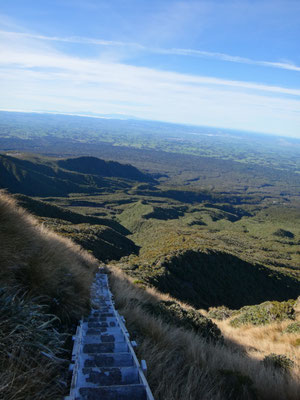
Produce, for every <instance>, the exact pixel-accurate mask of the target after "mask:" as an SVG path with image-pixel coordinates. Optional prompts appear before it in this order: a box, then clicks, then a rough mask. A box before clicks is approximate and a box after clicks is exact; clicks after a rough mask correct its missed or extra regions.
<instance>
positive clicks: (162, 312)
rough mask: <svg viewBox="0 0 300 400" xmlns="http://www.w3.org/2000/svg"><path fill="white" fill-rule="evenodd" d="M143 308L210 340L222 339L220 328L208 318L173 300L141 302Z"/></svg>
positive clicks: (167, 321)
mask: <svg viewBox="0 0 300 400" xmlns="http://www.w3.org/2000/svg"><path fill="white" fill-rule="evenodd" d="M142 307H143V309H144V310H146V311H148V312H149V313H150V314H152V315H155V316H159V317H160V318H162V319H163V321H164V322H166V323H170V324H172V325H175V326H178V327H184V328H185V329H189V330H193V331H194V332H196V333H197V334H199V335H200V336H202V337H204V338H206V339H207V340H210V341H212V342H217V341H223V336H222V334H221V331H220V329H219V328H218V327H217V325H216V324H214V323H213V322H212V321H211V320H210V319H209V318H206V317H205V316H204V315H202V314H200V313H199V312H198V311H196V310H193V309H185V308H182V307H181V306H180V305H179V304H178V303H176V302H175V301H160V302H158V303H144V304H142Z"/></svg>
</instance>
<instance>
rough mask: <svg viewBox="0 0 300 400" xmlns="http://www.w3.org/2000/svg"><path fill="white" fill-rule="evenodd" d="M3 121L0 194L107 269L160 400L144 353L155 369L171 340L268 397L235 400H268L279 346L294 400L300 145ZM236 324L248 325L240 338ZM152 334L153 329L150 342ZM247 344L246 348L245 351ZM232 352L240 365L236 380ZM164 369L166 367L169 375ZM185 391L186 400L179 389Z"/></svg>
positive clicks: (107, 125) (105, 124)
mask: <svg viewBox="0 0 300 400" xmlns="http://www.w3.org/2000/svg"><path fill="white" fill-rule="evenodd" d="M1 114H2V116H3V119H2V120H1V123H0V146H1V147H0V189H3V190H5V191H6V192H7V193H8V194H9V195H11V196H12V197H13V198H14V199H15V200H16V201H17V202H18V204H19V205H20V206H21V207H23V208H24V209H25V210H26V211H27V212H29V213H31V214H32V215H34V216H35V218H36V219H37V221H38V223H39V224H42V226H43V227H45V229H48V230H50V231H51V232H53V234H56V235H58V236H59V237H60V238H61V239H62V240H69V239H71V241H72V242H73V243H76V245H79V246H81V248H82V249H84V251H86V252H87V253H86V254H88V256H89V257H92V260H94V261H91V262H92V263H97V262H98V263H100V264H101V265H104V264H105V265H106V268H107V269H108V271H109V273H110V279H111V284H112V290H113V291H115V292H114V295H115V296H116V298H117V305H118V307H119V308H120V309H121V310H122V312H123V313H124V315H125V316H126V318H128V319H129V326H130V328H131V331H132V334H133V336H134V337H136V339H137V341H139V342H140V345H141V348H140V350H138V351H139V352H140V356H141V357H144V358H146V359H147V357H148V359H149V363H150V365H153V367H152V368H153V376H152V378H151V375H150V382H152V385H154V386H153V388H154V393H156V395H157V398H159V399H164V400H165V399H166V398H167V397H165V396H166V392H164V391H163V390H166V388H167V386H168V382H167V380H166V381H163V384H162V386H163V385H165V386H164V387H165V389H162V386H161V387H159V386H158V387H157V386H155V385H156V384H155V379H154V376H157V374H161V373H162V372H161V371H160V372H159V371H158V370H157V369H155V362H154V358H153V357H154V356H151V354H149V353H148V350H147V349H146V343H147V341H149V343H150V342H151V343H152V346H153V348H154V349H156V348H157V350H155V351H157V353H155V354H156V355H155V357H157V358H160V357H163V356H162V355H163V354H165V353H164V351H165V350H162V349H161V348H160V346H161V345H160V341H159V338H160V337H162V338H163V337H164V339H162V340H164V341H165V342H164V343H169V342H168V341H169V340H171V339H170V337H169V336H168V335H167V336H166V331H167V330H170V331H172V332H174V335H178V337H180V340H182V341H183V342H184V341H187V340H188V339H187V338H188V337H189V338H190V339H191V338H192V337H193V341H194V342H193V343H197V346H199V347H197V348H198V349H199V352H200V353H201V352H203V351H204V349H205V347H204V344H203V343H202V342H201V340H202V339H203V337H204V338H206V339H205V340H209V341H211V342H212V343H213V344H211V343H210V344H209V346H215V345H216V344H215V342H216V343H217V345H216V346H217V348H215V347H208V348H209V350H207V351H209V352H210V353H209V354H210V355H212V354H215V355H216V357H217V358H218V359H220V360H221V359H222V356H221V354H222V351H223V350H222V351H221V350H220V349H219V348H218V346H219V345H221V343H223V344H224V341H225V343H226V346H227V347H226V346H225V347H226V348H225V350H224V351H225V352H226V356H224V357H225V358H226V357H227V359H226V360H227V361H224V359H222V361H220V362H221V363H223V362H224V368H225V366H226V365H227V367H228V368H227V367H226V368H225V369H228V370H229V371H231V372H230V374H235V373H236V370H237V368H241V370H240V371H242V374H244V375H245V376H247V377H248V375H249V376H251V381H253V382H255V387H256V389H255V390H256V391H257V390H258V391H259V393H260V394H259V396H260V397H259V396H258V397H255V396H256V394H254V392H252V388H250V386H251V385H250V386H249V387H248V386H247V385H246V386H247V387H246V386H245V387H244V386H243V385H244V384H243V385H242V386H243V389H241V390H242V391H241V392H239V390H240V389H236V386H235V389H234V390H237V392H236V393H238V394H237V397H236V398H237V399H241V400H242V399H243V398H249V399H255V400H256V399H266V400H269V399H271V397H270V393H269V392H268V393H265V394H263V392H264V390H263V389H262V383H261V382H260V381H259V379H258V377H256V375H255V368H256V366H257V365H259V366H260V367H259V368H264V367H262V366H261V365H262V364H261V362H262V360H263V359H264V357H266V356H268V354H269V353H271V352H272V351H273V349H276V346H277V345H278V342H280V343H282V349H283V353H284V354H285V355H286V356H287V357H289V358H292V359H293V360H294V361H295V363H296V364H295V367H293V368H294V369H293V372H292V375H291V379H290V381H288V382H289V383H288V384H287V385H291V387H290V388H289V389H287V388H286V387H285V386H284V385H285V384H284V383H283V381H281V380H280V382H281V383H280V385H281V386H280V385H279V386H280V387H281V389H282V388H283V387H284V388H285V389H282V390H287V391H288V393H289V395H288V396H289V397H287V398H290V399H291V400H294V399H296V397H295V395H294V393H296V392H294V390H296V391H297V390H298V387H296V386H295V387H296V389H293V388H294V386H293V385H294V383H293V382H294V378H295V377H296V376H298V374H299V365H298V364H299V360H300V354H298V353H299V344H298V342H297V340H298V339H297V337H295V335H294V336H293V333H291V334H290V336H282V337H281V336H280V337H279V334H281V332H283V331H284V330H285V329H287V327H288V326H289V323H292V321H294V322H293V323H295V324H299V322H298V321H299V311H298V308H297V307H298V303H297V302H296V299H297V297H298V296H299V295H300V284H299V280H300V251H299V248H300V246H299V245H300V224H299V220H300V199H299V193H300V174H299V164H298V162H299V159H300V158H298V156H299V155H300V150H299V149H300V146H299V141H297V140H295V141H294V142H295V143H292V142H293V140H291V142H289V143H288V144H286V143H285V144H282V142H281V141H280V140H281V139H276V140H273V141H272V140H271V139H269V138H268V137H265V136H263V137H260V136H259V135H257V136H254V139H253V140H250V136H249V135H247V134H246V133H243V134H241V135H240V136H239V135H238V134H237V133H236V132H221V131H220V132H219V131H213V132H212V133H209V132H210V131H209V132H208V131H207V130H206V129H205V128H201V129H200V128H199V132H193V133H191V132H190V130H191V127H182V126H177V125H174V126H172V125H171V124H161V125H160V124H158V123H153V124H151V123H148V122H147V121H144V122H143V121H126V120H125V121H121V120H120V121H117V120H100V121H98V120H96V121H94V119H92V118H79V117H73V118H72V117H70V116H47V115H37V116H36V115H32V114H28V115H24V114H22V113H20V114H19V113H16V114H15V113H0V115H1ZM13 114H14V115H13ZM172 129H173V130H172ZM185 131H186V132H185ZM99 132H100V133H99ZM196 133H197V134H196ZM182 135H183V136H182ZM180 137H183V138H184V140H182V141H180V140H179V138H180ZM95 260H96V261H95ZM93 265H94V264H93ZM120 287H121V288H122V292H121V293H118V290H119V288H120ZM288 301H290V303H288ZM247 307H250V308H249V309H248V308H247ZM251 307H252V308H251ZM273 308H274V309H276V310H275V311H274V310H273ZM132 310H134V311H132ZM134 315H135V318H134ZM144 315H146V317H144ZM220 315H221V317H220ZM262 316H263V317H262ZM143 318H148V320H147V321H148V322H145V321H144V320H143ZM235 318H236V319H237V320H238V321H242V322H236V327H234V322H232V321H235ZM149 321H151V324H152V325H151V326H153V327H154V325H155V323H157V327H155V329H154V328H153V330H151V331H149V332H147V329H146V328H145V327H146V325H147V323H150V322H149ZM155 321H156V322H155ZM157 321H159V322H157ZM243 321H246V322H245V324H246V326H245V327H243V324H244V322H243ZM164 324H166V325H164ZM238 324H240V325H238ZM256 324H257V325H258V326H257V329H260V332H264V333H263V335H265V336H267V335H268V334H269V333H268V332H269V331H268V329H269V328H268V327H270V330H271V329H273V330H274V332H275V333H276V335H277V336H276V335H275V333H274V335H275V336H276V337H277V339H276V340H275V339H274V343H273V342H272V341H271V342H270V346H269V347H267V346H265V345H263V344H262V343H261V344H260V343H257V344H255V345H254V344H253V341H252V339H251V338H254V337H257V336H256V335H259V333H258V331H255V329H254V327H256ZM259 325H263V326H262V327H261V326H259ZM252 328H253V329H252ZM164 329H165V330H164ZM177 329H178V330H177ZM291 329H292V328H291ZM293 329H294V328H293ZM295 329H296V328H295ZM156 330H157V331H156ZM243 330H245V331H247V332H249V335H250V336H251V335H252V336H251V338H250V339H249V337H248V338H247V340H246V339H245V341H243V338H242V331H243ZM190 331H191V332H192V333H191V332H190ZM154 332H156V334H154ZM182 332H184V333H182ZM151 335H152V336H151ZM182 335H183V336H182ZM184 335H186V336H184ZM189 335H195V336H189ZM282 335H283V333H282ZM275 336H274V337H275ZM207 337H208V339H207ZM287 337H288V338H289V340H287V339H285V338H287ZM199 338H200V339H199ZM199 340H200V342H201V343H202V344H201V343H200V342H199ZM253 340H254V339H253ZM264 340H265V339H264ZM275 342H276V343H277V344H276V343H275ZM250 343H251V345H250ZM223 344H222V346H223ZM156 346H158V347H156ZM166 346H167V347H166V348H168V349H169V350H170V354H171V356H172V357H175V358H176V354H175V353H174V354H173V353H172V350H171V349H170V348H169V347H170V344H167V345H166ZM189 346H192V344H189V345H188V349H189V350H187V351H189V352H190V351H192V350H191V348H192V347H189ZM195 346H196V344H195ZM251 346H252V350H251ZM255 346H256V347H255ZM254 347H255V351H254V350H253V348H254ZM158 349H160V350H158ZM200 349H201V351H200ZM236 349H239V350H236ZM267 349H269V350H270V351H269V352H268V350H267ZM178 351H179V353H180V354H181V356H182V357H183V358H185V357H186V356H187V355H186V353H185V352H184V351H183V350H182V349H180V350H178ZM197 351H198V350H197ZM236 351H238V354H239V357H244V355H243V356H242V354H246V358H245V359H244V358H243V361H241V365H242V366H241V367H238V365H239V362H240V361H238V360H237V358H235V357H237V356H236V355H234V354H235V352H236ZM274 351H275V350H274ZM200 353H199V354H200ZM197 354H198V353H197ZM201 354H202V353H201ZM203 354H204V353H203ZM293 354H295V355H293ZM202 356H203V355H201V356H200V355H199V357H200V358H199V359H201V360H202V358H201V357H202ZM197 357H198V356H197ZM203 357H204V356H203ZM199 359H197V360H198V361H197V360H196V361H195V362H196V363H198V362H200V361H199ZM246 359H247V360H246ZM228 360H230V361H228ZM202 361H203V360H202ZM202 361H201V362H202ZM165 363H167V361H166V360H164V359H161V366H163V365H165V367H164V368H166V364H165ZM257 363H259V364H257ZM180 365H181V366H180V367H179V366H178V368H179V369H180V368H183V367H182V364H180ZM189 365H190V364H189V363H188V362H187V364H186V368H190V366H189ZM222 365H223V364H222ZM161 368H162V367H161ZM191 368H192V367H191ZM179 369H178V370H177V372H175V369H174V373H179V372H178V371H179ZM216 370H217V369H216V365H214V364H213V361H210V362H209V374H210V378H209V379H211V382H212V387H214V388H216V390H218V391H220V393H223V392H224V390H225V392H226V390H228V389H224V388H222V387H221V386H222V385H221V386H220V382H221V381H222V379H225V381H226V382H227V384H228V385H229V386H230V385H231V384H232V385H237V383H232V382H233V381H234V382H236V381H235V379H236V377H234V378H232V376H231V375H230V374H229V375H230V377H227V375H226V374H225V375H226V376H225V377H224V376H223V375H222V373H221V372H220V371H219V370H218V372H217V377H218V378H217V381H215V377H213V376H214V374H215V372H216ZM232 371H233V372H232ZM264 373H265V372H264ZM220 374H221V375H222V377H220V376H221V375H220ZM244 375H243V376H244ZM267 375H268V374H267ZM271 375H272V374H269V375H268V379H270V382H273V378H272V377H271ZM234 376H235V375H234ZM274 376H275V375H274ZM276 376H277V375H276ZM278 376H280V375H278ZM169 379H171V378H170V377H169ZM232 379H233V381H232ZM280 379H281V378H280ZM230 382H231V383H230ZM270 384H271V383H270ZM281 389H280V390H281ZM174 390H175V389H174ZM178 390H179V391H181V390H182V392H181V393H186V392H185V390H186V388H185V386H184V384H183V381H182V383H181V386H180V389H178ZM244 390H246V391H247V396H248V397H243V396H244V394H243V393H244ZM278 390H279V389H278ZM222 391H223V392H222ZM225 392H224V393H225ZM218 393H219V392H218ZM255 393H256V392H255ZM185 395H186V396H188V395H187V394H185ZM220 396H221V395H220ZM222 396H223V395H222ZM224 396H225V397H220V399H227V398H229V397H226V396H227V395H226V394H224ZM251 396H252V397H251ZM191 398H192V399H194V398H195V397H191ZM170 399H171V397H170ZM278 399H280V397H278ZM272 400H273V398H272Z"/></svg>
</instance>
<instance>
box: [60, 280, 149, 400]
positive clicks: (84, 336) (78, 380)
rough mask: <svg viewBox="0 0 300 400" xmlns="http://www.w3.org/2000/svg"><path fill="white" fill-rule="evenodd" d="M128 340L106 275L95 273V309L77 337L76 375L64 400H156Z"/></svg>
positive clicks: (75, 350)
mask: <svg viewBox="0 0 300 400" xmlns="http://www.w3.org/2000/svg"><path fill="white" fill-rule="evenodd" d="M135 346H136V343H135V342H131V341H130V339H129V333H128V331H127V329H126V327H125V320H124V318H123V317H121V316H120V315H119V314H118V312H117V311H116V309H115V307H114V302H113V299H112V293H111V291H110V290H109V285H108V279H107V275H106V274H105V273H103V272H98V273H97V274H96V277H95V280H94V283H93V286H92V310H91V314H90V316H89V317H87V318H85V319H83V320H81V321H80V324H79V326H78V327H77V332H76V335H75V336H74V347H73V354H72V364H71V367H72V370H73V377H72V382H71V388H70V395H69V396H67V397H65V400H154V398H153V396H152V393H151V390H150V388H149V385H148V383H147V380H146V378H145V374H144V372H146V369H147V368H146V363H145V361H143V360H142V361H141V363H139V361H138V359H137V357H136V355H135V352H134V350H133V347H135Z"/></svg>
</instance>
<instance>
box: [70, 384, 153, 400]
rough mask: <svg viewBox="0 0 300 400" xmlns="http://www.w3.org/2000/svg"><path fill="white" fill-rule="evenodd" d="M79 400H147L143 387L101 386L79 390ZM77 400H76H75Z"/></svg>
mask: <svg viewBox="0 0 300 400" xmlns="http://www.w3.org/2000/svg"><path fill="white" fill-rule="evenodd" d="M79 393H80V395H81V397H80V398H79V399H81V400H147V396H146V390H145V387H144V386H143V385H127V386H102V387H100V388H81V389H79ZM76 400H77V399H76Z"/></svg>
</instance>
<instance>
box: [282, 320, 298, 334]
mask: <svg viewBox="0 0 300 400" xmlns="http://www.w3.org/2000/svg"><path fill="white" fill-rule="evenodd" d="M282 333H295V334H297V333H300V322H293V323H292V324H289V325H288V326H287V327H286V328H285V330H284V331H283V332H282Z"/></svg>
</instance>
